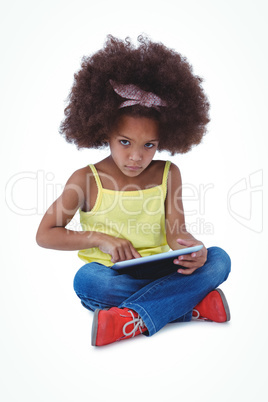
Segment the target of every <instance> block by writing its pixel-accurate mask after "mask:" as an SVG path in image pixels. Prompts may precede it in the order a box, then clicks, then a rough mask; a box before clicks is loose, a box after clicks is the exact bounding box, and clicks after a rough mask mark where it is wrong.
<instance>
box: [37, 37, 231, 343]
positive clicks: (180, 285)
mask: <svg viewBox="0 0 268 402" xmlns="http://www.w3.org/2000/svg"><path fill="white" fill-rule="evenodd" d="M201 83H202V80H201V79H200V78H199V77H197V76H195V75H194V74H193V72H192V68H191V66H190V65H189V63H188V62H187V60H186V59H185V58H183V57H182V56H181V55H180V54H178V53H176V52H175V51H173V50H171V49H168V48H166V47H165V46H164V45H162V44H159V43H153V42H151V41H150V40H148V39H147V38H144V37H139V45H138V47H135V46H134V45H133V44H132V43H131V42H130V41H129V39H126V40H125V41H121V40H119V39H116V38H114V37H112V36H108V38H107V41H106V44H105V46H104V48H103V49H102V50H100V51H98V52H97V53H96V54H94V55H93V56H91V57H87V58H83V61H82V66H81V69H80V71H79V72H78V73H77V74H76V75H75V81H74V85H73V88H72V90H71V93H70V96H69V104H68V106H67V108H66V109H65V116H66V117H65V120H64V121H63V122H62V124H61V133H62V134H63V135H64V136H65V138H66V140H67V141H69V142H73V143H75V144H76V145H77V146H78V148H81V147H85V148H101V147H104V146H106V145H108V146H109V148H110V155H109V156H108V157H107V158H105V159H103V160H101V161H100V162H98V163H97V164H95V165H89V166H86V167H84V168H82V169H80V170H77V171H76V172H74V173H73V175H72V176H71V177H70V179H69V180H68V182H67V184H66V186H65V188H64V191H63V193H62V195H61V196H60V197H59V198H58V199H57V200H56V201H55V202H54V204H53V205H52V206H51V207H50V208H49V209H48V211H47V212H46V214H45V216H44V218H43V219H42V221H41V224H40V227H39V229H38V232H37V243H38V244H39V245H40V246H42V247H47V248H53V249H58V250H79V253H78V255H79V257H80V258H81V259H82V260H83V261H84V262H85V263H86V264H85V265H84V266H83V267H82V268H81V269H80V270H79V271H78V272H77V274H76V276H75V279H74V289H75V292H76V293H77V295H78V297H79V298H80V299H81V302H82V305H83V306H84V307H86V308H87V309H89V310H92V311H95V313H94V319H93V328H92V345H96V346H101V345H105V344H109V343H112V342H115V341H118V340H121V339H126V338H130V337H133V336H136V335H138V334H140V333H144V334H146V335H150V336H151V335H153V334H154V333H156V332H157V331H159V330H160V329H161V328H162V327H163V326H164V325H166V324H167V323H171V322H182V321H190V320H191V319H192V317H195V318H198V319H200V318H201V319H207V320H212V321H216V322H224V321H228V320H229V319H230V313H229V308H228V304H227V301H226V298H225V296H224V294H223V292H222V291H221V290H219V289H216V288H217V286H219V285H220V284H221V283H222V282H223V281H225V280H226V279H227V277H228V275H229V272H230V259H229V257H228V255H227V254H226V253H225V251H223V250H222V249H220V248H218V247H212V248H209V249H208V250H207V249H206V248H205V246H203V248H202V249H201V250H200V251H198V252H195V253H192V254H187V255H183V256H180V257H178V258H175V259H174V260H173V261H172V262H171V263H165V264H163V263H162V264H161V263H160V262H159V263H155V265H154V266H153V267H151V266H150V267H149V268H148V267H145V266H140V267H139V268H136V269H133V267H132V268H131V269H129V271H124V272H123V273H122V272H119V271H116V270H114V269H112V267H113V265H114V263H115V262H118V261H123V260H129V259H134V258H140V257H141V256H147V255H152V254H158V253H162V252H166V251H168V250H169V249H170V248H171V249H173V250H176V249H179V248H182V247H185V246H186V247H189V246H195V245H199V244H202V242H200V241H199V240H197V239H195V238H194V237H193V236H192V235H191V234H190V233H188V232H187V230H186V228H185V220H184V213H183V204H182V192H181V188H182V183H181V176H180V171H179V169H178V167H177V166H175V165H174V164H173V163H170V162H169V161H167V162H164V161H162V160H154V159H153V158H154V156H155V153H156V151H157V150H159V151H161V150H167V151H169V152H170V153H171V154H172V155H174V154H175V153H185V152H187V151H189V150H190V149H191V147H192V146H193V145H196V144H198V143H200V141H201V139H202V137H203V135H204V134H205V132H206V125H207V123H208V122H209V117H208V110H209V104H208V101H207V98H206V96H205V94H204V92H203V89H202V87H201ZM78 209H79V210H80V219H81V225H82V229H83V231H71V230H68V229H67V228H66V226H67V224H68V223H69V222H70V221H71V219H72V218H73V216H74V214H75V213H76V211H77V210H78Z"/></svg>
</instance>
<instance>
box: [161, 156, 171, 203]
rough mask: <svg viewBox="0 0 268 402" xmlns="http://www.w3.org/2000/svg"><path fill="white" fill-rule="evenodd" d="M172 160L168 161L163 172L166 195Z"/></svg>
mask: <svg viewBox="0 0 268 402" xmlns="http://www.w3.org/2000/svg"><path fill="white" fill-rule="evenodd" d="M170 165H171V162H170V161H166V164H165V168H164V173H163V180H162V186H163V188H164V195H165V197H166V194H167V178H168V173H169V168H170Z"/></svg>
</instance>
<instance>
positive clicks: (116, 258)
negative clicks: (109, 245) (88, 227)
mask: <svg viewBox="0 0 268 402" xmlns="http://www.w3.org/2000/svg"><path fill="white" fill-rule="evenodd" d="M111 257H112V258H111V261H112V262H113V263H115V262H118V261H120V256H119V253H118V251H117V250H114V251H112V253H111Z"/></svg>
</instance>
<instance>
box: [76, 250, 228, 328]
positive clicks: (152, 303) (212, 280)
mask: <svg viewBox="0 0 268 402" xmlns="http://www.w3.org/2000/svg"><path fill="white" fill-rule="evenodd" d="M177 269H178V266H177V265H175V264H173V262H171V263H169V264H167V263H165V264H164V265H163V263H162V264H161V262H159V263H157V264H155V265H154V266H153V267H151V266H149V267H148V268H145V267H142V266H140V267H139V266H138V267H137V268H136V269H135V270H133V268H132V269H131V271H129V272H128V271H127V272H124V273H121V272H117V271H115V270H113V269H112V268H111V267H106V266H104V265H102V264H99V263H95V262H92V263H89V264H86V265H84V266H83V267H82V268H80V269H79V271H78V272H77V274H76V275H75V278H74V290H75V292H76V294H77V296H78V297H79V298H80V299H81V302H82V304H83V306H84V307H86V308H88V309H89V310H92V311H94V310H95V309H96V308H99V309H105V308H110V307H121V308H123V307H127V308H129V309H132V310H135V311H136V312H137V313H138V314H139V315H140V316H141V318H142V319H143V321H144V323H145V325H146V327H147V329H148V334H149V335H150V336H151V335H153V334H155V333H156V332H157V331H159V330H160V329H161V328H162V327H164V326H165V325H166V324H168V323H171V322H183V321H190V320H191V318H192V310H193V308H194V307H195V306H196V305H197V304H198V303H199V302H200V301H201V300H202V299H203V298H204V297H205V296H206V295H207V294H208V293H209V292H211V291H212V290H213V289H215V288H217V287H218V286H219V285H220V284H221V283H222V282H224V281H225V280H226V279H227V277H228V275H229V273H230V270H231V261H230V257H229V256H228V254H227V253H226V252H225V251H224V250H222V249H221V248H219V247H211V248H209V249H208V256H207V261H206V263H205V265H204V266H203V267H201V268H198V269H197V270H196V271H195V272H194V273H193V274H192V275H183V274H179V273H178V272H177ZM130 273H131V274H130Z"/></svg>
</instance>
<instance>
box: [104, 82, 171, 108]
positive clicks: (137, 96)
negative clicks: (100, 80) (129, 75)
mask: <svg viewBox="0 0 268 402" xmlns="http://www.w3.org/2000/svg"><path fill="white" fill-rule="evenodd" d="M110 84H111V85H112V87H113V90H114V91H115V92H116V93H117V94H118V95H120V96H121V97H122V98H126V99H127V100H126V101H124V102H123V103H121V105H120V106H119V109H120V108H123V107H127V106H133V105H141V106H146V107H153V108H155V109H156V110H158V111H159V106H167V103H166V102H165V101H163V100H162V99H161V98H159V96H157V95H155V94H154V93H153V92H146V91H143V90H142V89H140V88H139V87H137V86H136V85H133V84H128V85H124V84H119V83H117V82H115V81H113V80H110Z"/></svg>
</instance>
